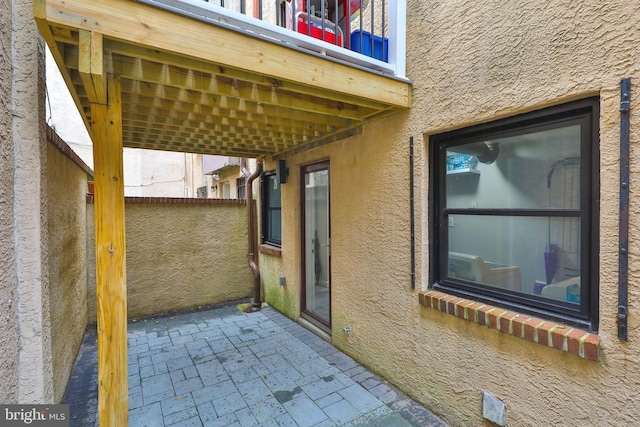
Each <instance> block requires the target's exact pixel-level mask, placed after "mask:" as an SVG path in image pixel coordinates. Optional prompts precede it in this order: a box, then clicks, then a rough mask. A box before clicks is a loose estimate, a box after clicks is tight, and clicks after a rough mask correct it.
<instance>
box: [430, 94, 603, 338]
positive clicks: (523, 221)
mask: <svg viewBox="0 0 640 427" xmlns="http://www.w3.org/2000/svg"><path fill="white" fill-rule="evenodd" d="M598 116H599V114H598V99H588V100H582V101H577V102H573V103H570V104H566V105H563V106H559V107H553V108H548V109H544V110H540V111H536V112H532V113H528V114H523V115H521V116H517V117H513V118H509V119H503V120H499V121H495V122H492V123H488V124H483V125H478V126H474V127H470V128H465V129H461V130H457V131H452V132H447V133H444V134H439V135H435V136H432V137H431V138H430V142H429V143H430V162H431V177H430V182H431V194H430V201H431V203H432V205H431V206H432V208H433V210H432V212H431V214H432V216H431V220H432V221H431V222H432V225H431V229H430V233H431V239H430V241H431V255H430V257H431V258H430V264H431V276H430V278H431V283H432V284H433V287H434V288H435V289H439V290H442V291H444V292H448V293H452V294H456V295H460V296H464V297H468V298H472V299H477V300H480V301H484V302H487V303H490V304H494V305H498V306H503V307H505V308H509V309H512V310H514V311H519V312H528V313H530V314H534V315H537V316H543V317H548V318H552V319H554V320H557V321H563V322H567V323H571V324H575V325H577V326H580V327H583V328H586V329H591V330H597V324H598V269H597V266H598V257H597V254H598V237H597V236H598V201H599V200H598V199H599V193H598V188H599V182H598V160H599V159H598V155H597V153H598V134H599V131H598Z"/></svg>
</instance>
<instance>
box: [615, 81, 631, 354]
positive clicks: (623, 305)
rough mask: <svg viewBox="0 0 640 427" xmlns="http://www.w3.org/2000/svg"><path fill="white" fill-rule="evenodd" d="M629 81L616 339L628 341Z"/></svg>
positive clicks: (623, 106)
mask: <svg viewBox="0 0 640 427" xmlns="http://www.w3.org/2000/svg"><path fill="white" fill-rule="evenodd" d="M630 109H631V79H629V78H625V79H622V80H620V212H619V229H618V241H619V247H618V249H619V251H618V318H617V323H618V338H619V339H621V340H624V341H628V340H629V338H628V335H627V332H628V331H627V329H628V327H627V326H628V325H627V322H628V319H627V318H628V312H627V311H628V307H627V306H628V303H629V301H628V293H629V152H630V150H629V145H630V144H629V142H630V119H629V110H630Z"/></svg>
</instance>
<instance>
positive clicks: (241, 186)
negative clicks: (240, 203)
mask: <svg viewBox="0 0 640 427" xmlns="http://www.w3.org/2000/svg"><path fill="white" fill-rule="evenodd" d="M245 182H246V178H245V177H242V178H237V179H236V189H237V196H238V199H246V198H247V189H246V187H245V185H246V184H245Z"/></svg>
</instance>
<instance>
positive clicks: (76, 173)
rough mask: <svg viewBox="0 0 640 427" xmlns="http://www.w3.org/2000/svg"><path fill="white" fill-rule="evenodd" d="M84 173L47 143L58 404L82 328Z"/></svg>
mask: <svg viewBox="0 0 640 427" xmlns="http://www.w3.org/2000/svg"><path fill="white" fill-rule="evenodd" d="M86 193H87V172H85V171H84V170H82V169H81V168H80V167H78V166H77V165H76V164H75V163H74V162H73V161H71V160H70V159H69V158H68V157H67V156H65V155H64V154H63V153H62V152H60V150H58V148H56V147H54V145H53V144H52V143H49V144H47V205H48V211H49V215H48V233H49V236H48V239H49V242H48V243H49V259H48V263H49V298H50V302H49V303H50V306H51V346H52V351H51V353H52V355H53V394H54V400H55V402H60V401H61V400H62V396H63V395H64V391H65V388H66V386H67V380H68V379H69V374H70V373H71V368H72V367H73V363H74V362H75V359H76V354H77V353H78V349H79V348H80V343H81V342H82V336H83V334H84V331H85V328H86V326H87V304H86V301H87V287H86V277H87V258H86V250H85V248H86V236H87V232H86V203H85V195H86Z"/></svg>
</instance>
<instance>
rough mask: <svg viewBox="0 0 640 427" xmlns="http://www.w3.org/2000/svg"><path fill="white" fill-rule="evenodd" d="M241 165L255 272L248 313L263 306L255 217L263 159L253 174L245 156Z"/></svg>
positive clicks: (250, 258)
mask: <svg viewBox="0 0 640 427" xmlns="http://www.w3.org/2000/svg"><path fill="white" fill-rule="evenodd" d="M240 167H241V169H242V174H243V175H244V177H245V179H246V184H245V188H246V191H245V194H246V197H247V228H248V230H247V236H248V239H249V255H248V256H247V261H248V263H249V267H250V268H251V272H252V273H253V302H252V303H251V305H250V306H249V308H247V309H246V310H245V311H246V312H247V313H251V312H254V311H259V310H260V309H261V308H262V302H261V301H260V300H261V298H260V268H259V267H258V264H257V263H256V260H255V253H256V245H255V236H254V224H255V222H254V221H255V218H254V217H253V203H254V201H253V181H254V180H255V179H256V178H257V177H259V176H260V174H261V173H262V160H256V170H255V171H254V172H253V173H252V174H250V172H249V170H248V169H247V159H244V158H243V159H242V160H241V161H240Z"/></svg>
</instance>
